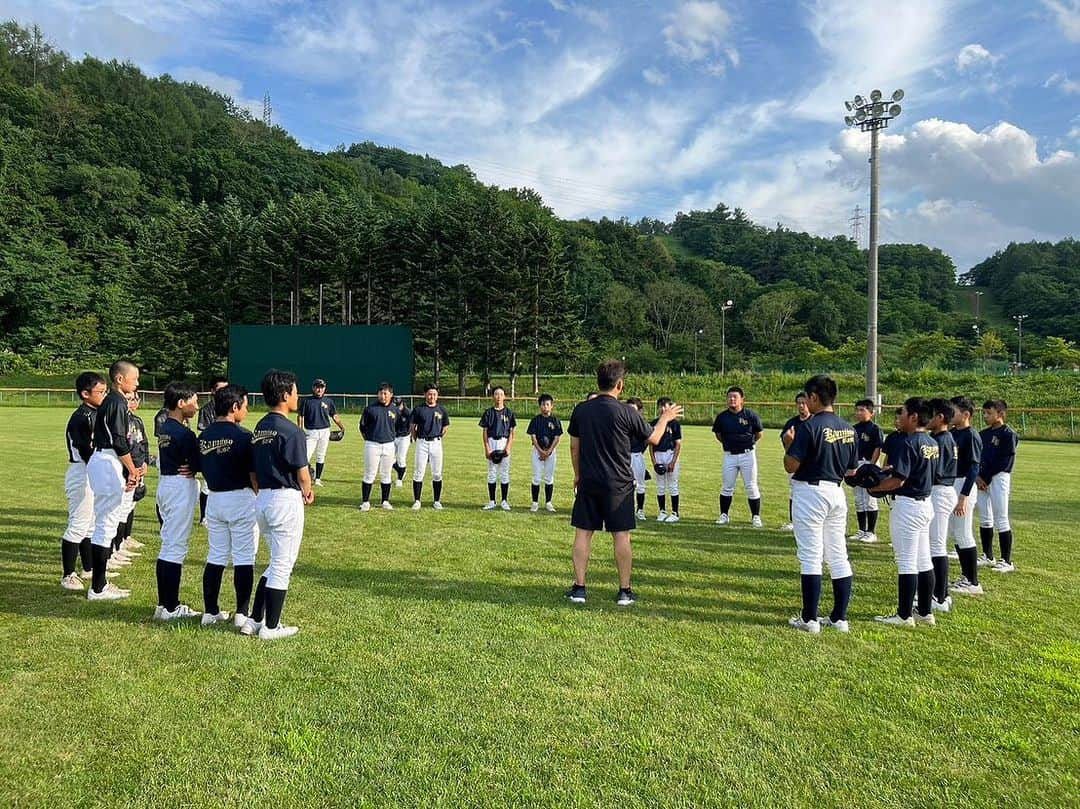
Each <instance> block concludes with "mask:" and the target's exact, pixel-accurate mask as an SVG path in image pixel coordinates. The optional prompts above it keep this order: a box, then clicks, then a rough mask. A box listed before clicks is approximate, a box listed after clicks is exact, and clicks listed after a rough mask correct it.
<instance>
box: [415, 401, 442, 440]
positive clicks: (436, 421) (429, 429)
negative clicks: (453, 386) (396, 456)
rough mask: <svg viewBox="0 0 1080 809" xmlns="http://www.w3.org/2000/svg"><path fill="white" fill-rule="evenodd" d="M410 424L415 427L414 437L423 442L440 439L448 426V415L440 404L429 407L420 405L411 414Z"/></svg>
mask: <svg viewBox="0 0 1080 809" xmlns="http://www.w3.org/2000/svg"><path fill="white" fill-rule="evenodd" d="M411 421H412V423H413V424H415V425H416V437H417V438H423V439H424V440H425V441H432V440H434V439H436V438H442V434H443V430H445V429H446V428H447V427H449V426H450V414H449V413H447V412H446V408H445V407H443V406H442V405H441V404H437V405H435V406H434V407H429V406H428V405H426V404H423V405H420V406H419V407H418V408H416V409H415V410H413V412H412V419H411Z"/></svg>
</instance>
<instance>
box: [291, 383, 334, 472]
mask: <svg viewBox="0 0 1080 809" xmlns="http://www.w3.org/2000/svg"><path fill="white" fill-rule="evenodd" d="M331 420H333V422H334V424H336V425H337V428H338V429H339V430H341V431H344V430H345V425H343V424H342V423H341V419H340V418H339V417H338V414H337V408H335V407H334V403H333V401H331V400H330V399H327V398H326V380H325V379H316V380H315V381H314V382H312V383H311V395H310V396H306V397H304V401H302V402H301V403H300V408H299V409H298V410H297V411H296V424H297V426H298V427H299V428H300V429H301V430H303V431H304V437H305V439H306V441H307V454H308V466H310V465H311V456H312V455H314V456H315V485H316V486H322V473H323V468H324V467H325V466H326V450H327V447H329V446H330V421H331Z"/></svg>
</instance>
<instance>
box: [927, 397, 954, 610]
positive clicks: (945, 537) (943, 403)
mask: <svg viewBox="0 0 1080 809" xmlns="http://www.w3.org/2000/svg"><path fill="white" fill-rule="evenodd" d="M930 407H931V408H933V411H934V415H933V417H931V419H930V437H931V438H933V439H934V440H935V441H936V442H937V445H938V451H939V453H940V455H939V456H938V465H937V469H936V470H935V472H934V487H933V489H931V490H930V501H931V502H932V503H933V505H934V517H933V519H932V520H931V521H930V562H931V564H933V566H934V598H933V600H932V601H931V602H930V607H931V609H933V611H934V612H949V610H951V609H952V597H951V596H950V595H949V521H950V519H951V518H952V516H953V511H955V509H956V487H955V485H954V484H955V483H956V475H957V462H958V455H957V451H956V441H955V440H954V438H953V434H952V433H951V432H949V425H950V424H951V423H952V420H953V415H954V413H955V412H956V409H955V408H954V407H953V405H952V402H950V401H949V400H948V399H931V400H930Z"/></svg>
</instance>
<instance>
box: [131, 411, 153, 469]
mask: <svg viewBox="0 0 1080 809" xmlns="http://www.w3.org/2000/svg"><path fill="white" fill-rule="evenodd" d="M129 421H130V423H131V426H130V428H129V429H128V443H129V444H131V462H132V463H133V464H135V468H136V469H138V468H139V467H141V466H142V465H143V464H146V463H149V462H150V440H149V439H148V438H147V437H146V425H145V424H143V420H142V419H141V418H139V417H138V415H136V414H135V413H132V414H131V415H130V417H129Z"/></svg>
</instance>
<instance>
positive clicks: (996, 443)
mask: <svg viewBox="0 0 1080 809" xmlns="http://www.w3.org/2000/svg"><path fill="white" fill-rule="evenodd" d="M990 443H991V444H993V445H994V446H995V447H998V446H1001V439H1000V438H998V437H997V436H996V435H995V436H994V437H993V438H991V439H990Z"/></svg>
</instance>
